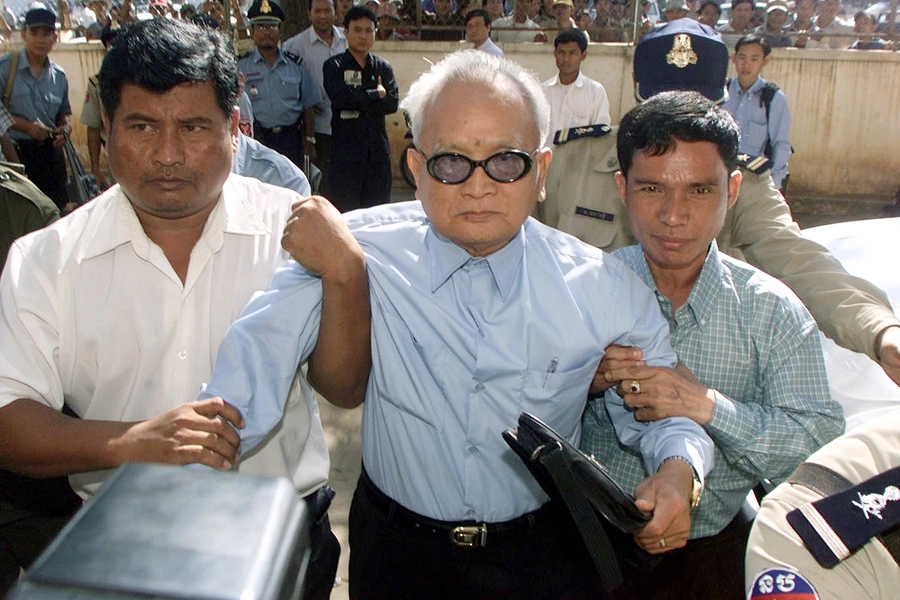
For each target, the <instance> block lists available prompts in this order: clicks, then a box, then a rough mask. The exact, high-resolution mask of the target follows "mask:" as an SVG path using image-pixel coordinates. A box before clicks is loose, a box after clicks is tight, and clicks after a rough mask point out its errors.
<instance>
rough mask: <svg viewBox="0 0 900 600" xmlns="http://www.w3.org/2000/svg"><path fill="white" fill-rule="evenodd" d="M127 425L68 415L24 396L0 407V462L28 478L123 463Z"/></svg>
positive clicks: (77, 471)
mask: <svg viewBox="0 0 900 600" xmlns="http://www.w3.org/2000/svg"><path fill="white" fill-rule="evenodd" d="M130 426H131V424H129V423H119V422H114V421H87V420H81V419H76V418H72V417H69V416H66V415H63V414H61V413H59V412H57V411H55V410H54V409H52V408H50V407H48V406H45V405H43V404H41V403H39V402H36V401H34V400H29V399H27V398H22V399H19V400H16V401H15V402H13V403H11V404H9V405H7V406H5V407H3V408H2V409H0V431H3V432H4V435H3V436H0V467H3V468H4V469H8V470H11V471H14V472H17V473H20V474H23V475H27V476H30V477H55V476H60V475H69V474H72V473H81V472H85V471H96V470H100V469H110V468H114V467H117V466H119V465H120V464H122V463H123V462H125V461H124V460H123V452H122V450H123V449H122V446H121V443H120V439H121V436H122V435H123V434H124V433H125V432H126V431H127V430H128V428H129V427H130Z"/></svg>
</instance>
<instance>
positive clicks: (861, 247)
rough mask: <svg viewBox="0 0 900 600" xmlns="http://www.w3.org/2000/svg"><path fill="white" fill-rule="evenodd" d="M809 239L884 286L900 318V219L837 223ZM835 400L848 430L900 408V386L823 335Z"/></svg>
mask: <svg viewBox="0 0 900 600" xmlns="http://www.w3.org/2000/svg"><path fill="white" fill-rule="evenodd" d="M803 235H804V236H806V237H807V238H809V239H811V240H813V241H815V242H818V243H820V244H822V245H823V246H825V247H826V248H828V249H829V250H830V251H831V253H832V254H834V256H835V258H837V259H838V260H839V261H841V264H843V265H844V268H845V269H847V271H848V272H850V273H851V274H853V275H856V276H859V277H862V278H864V279H867V280H868V281H870V282H872V283H873V284H875V285H877V286H878V287H880V288H881V289H882V290H884V292H885V293H886V294H887V295H888V298H889V299H890V302H891V306H892V307H893V309H894V312H895V313H898V314H900V267H898V261H900V254H898V252H897V250H898V248H900V245H898V238H900V218H889V219H871V220H865V221H849V222H846V223H834V224H832V225H823V226H821V227H813V228H810V229H805V230H804V231H803ZM822 348H823V350H824V353H825V369H826V371H827V372H828V384H829V387H830V388H831V393H832V397H833V398H834V399H835V400H837V401H838V402H840V403H841V404H842V405H843V407H844V416H845V417H846V419H847V429H852V428H853V427H856V426H857V425H859V424H861V423H864V422H866V421H869V420H871V419H875V418H878V416H879V415H881V414H882V413H884V412H885V411H888V410H891V409H894V408H897V407H900V386H897V385H896V384H895V383H894V382H893V381H891V379H890V378H889V377H888V376H887V375H885V374H884V371H883V370H882V369H881V367H879V366H878V365H877V364H876V363H875V362H874V361H873V360H871V359H869V358H868V357H867V356H865V355H862V354H857V353H856V352H851V351H850V350H846V349H844V348H841V347H840V346H838V345H837V344H835V343H834V342H832V341H831V340H830V339H828V338H826V337H825V336H824V335H823V336H822Z"/></svg>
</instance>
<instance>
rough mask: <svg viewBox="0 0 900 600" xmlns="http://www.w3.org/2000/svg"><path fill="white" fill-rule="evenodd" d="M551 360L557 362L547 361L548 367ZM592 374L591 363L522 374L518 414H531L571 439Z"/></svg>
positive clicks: (582, 410) (594, 369) (595, 368)
mask: <svg viewBox="0 0 900 600" xmlns="http://www.w3.org/2000/svg"><path fill="white" fill-rule="evenodd" d="M553 360H557V359H551V363H552V362H553ZM596 371H597V363H595V362H590V363H588V364H586V365H582V366H580V367H576V368H574V369H569V370H566V371H559V370H555V371H554V370H553V367H552V365H551V364H548V366H547V368H546V369H544V370H540V371H538V370H528V371H526V372H525V379H524V386H523V390H522V395H521V398H522V403H521V405H520V406H519V409H520V411H521V412H528V413H531V414H533V415H534V416H536V417H538V418H539V419H541V420H542V421H544V422H545V423H547V424H549V425H551V426H552V427H553V428H554V429H555V430H556V432H557V433H559V434H560V435H561V436H563V437H565V438H568V439H572V436H573V435H574V434H575V430H576V428H577V426H578V423H580V422H581V414H582V413H583V412H584V407H585V405H586V404H587V392H588V388H589V387H590V384H591V380H592V379H593V377H594V373H596ZM573 399H574V401H573Z"/></svg>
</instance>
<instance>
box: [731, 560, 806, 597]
mask: <svg viewBox="0 0 900 600" xmlns="http://www.w3.org/2000/svg"><path fill="white" fill-rule="evenodd" d="M756 599H760V600H776V599H777V600H819V594H818V593H816V588H814V587H813V585H812V584H811V583H810V582H809V581H807V580H806V578H805V577H803V575H801V574H800V573H798V572H797V571H792V570H790V569H784V568H781V567H775V568H770V569H766V570H765V571H763V572H762V573H760V574H759V575H757V576H756V577H755V578H754V579H753V586H752V587H751V588H750V595H749V596H748V600H756Z"/></svg>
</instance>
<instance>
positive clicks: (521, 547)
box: [350, 477, 604, 600]
mask: <svg viewBox="0 0 900 600" xmlns="http://www.w3.org/2000/svg"><path fill="white" fill-rule="evenodd" d="M371 485H372V484H371V483H369V484H368V485H366V484H365V483H364V482H363V481H362V477H361V479H360V483H359V484H357V486H356V492H355V493H354V495H353V502H352V504H351V507H350V598H351V599H353V600H367V599H373V598H378V599H382V598H383V599H391V600H396V599H402V598H411V599H419V598H429V599H432V598H448V599H450V598H453V599H457V598H466V599H467V600H470V599H481V598H483V599H488V598H490V599H502V598H516V599H521V598H529V599H535V600H537V599H547V600H567V599H582V598H584V599H587V598H591V599H597V598H604V595H603V592H602V589H601V588H600V584H599V581H598V580H597V577H596V576H595V571H594V568H593V564H592V563H591V562H590V558H589V557H588V555H587V551H586V550H585V549H584V545H583V544H582V543H581V540H580V539H579V538H578V533H577V532H576V531H575V528H574V524H573V523H572V521H571V520H570V518H569V517H568V513H566V512H565V508H564V507H559V509H558V510H554V511H552V512H551V513H550V514H549V515H546V518H542V519H541V520H540V521H536V522H535V525H534V528H533V529H532V530H531V532H530V533H528V534H523V535H522V536H521V537H508V538H501V539H499V540H497V541H496V543H492V540H491V537H490V534H488V537H487V543H486V545H485V546H484V547H474V548H464V547H458V546H455V545H453V544H452V542H451V541H450V537H449V534H448V533H447V532H440V533H435V532H433V531H430V530H427V529H423V528H419V527H415V526H414V525H411V524H410V523H409V522H408V521H405V520H401V519H398V518H396V516H392V515H391V514H390V511H388V512H385V511H384V509H383V508H382V506H383V505H382V504H380V503H379V502H377V501H373V494H380V492H378V491H377V490H374V491H373V489H372V488H371V487H369V486H371Z"/></svg>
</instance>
